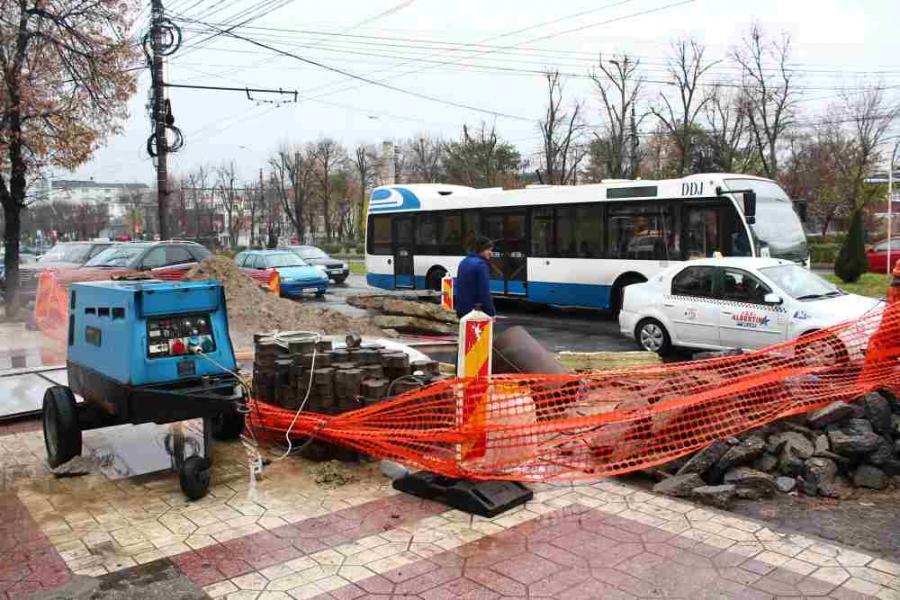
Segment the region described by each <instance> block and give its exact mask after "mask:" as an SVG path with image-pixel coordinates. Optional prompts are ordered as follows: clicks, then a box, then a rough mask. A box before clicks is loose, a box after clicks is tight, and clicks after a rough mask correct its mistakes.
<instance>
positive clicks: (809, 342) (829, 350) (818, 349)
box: [795, 332, 850, 372]
mask: <svg viewBox="0 0 900 600" xmlns="http://www.w3.org/2000/svg"><path fill="white" fill-rule="evenodd" d="M809 338H812V339H809ZM795 352H796V356H797V357H798V358H800V360H801V361H802V362H803V363H804V364H805V365H808V366H823V367H829V368H830V369H831V370H833V371H835V372H839V371H840V370H842V369H844V368H846V367H847V366H848V365H849V363H850V354H849V353H848V352H847V347H846V346H845V345H844V343H843V342H841V340H839V339H838V338H836V337H835V336H833V335H829V336H826V337H821V336H815V332H812V333H808V334H804V335H802V336H800V339H798V340H797V345H796V351H795Z"/></svg>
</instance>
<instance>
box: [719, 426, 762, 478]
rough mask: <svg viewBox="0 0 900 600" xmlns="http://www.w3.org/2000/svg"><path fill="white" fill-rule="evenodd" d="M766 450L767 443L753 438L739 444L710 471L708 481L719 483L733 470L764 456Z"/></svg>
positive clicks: (729, 450)
mask: <svg viewBox="0 0 900 600" xmlns="http://www.w3.org/2000/svg"><path fill="white" fill-rule="evenodd" d="M765 449H766V443H765V442H764V441H763V440H762V439H760V438H758V437H752V438H749V439H747V440H745V441H743V442H740V443H738V444H737V445H736V446H732V447H731V448H729V449H728V452H726V453H725V455H724V456H723V457H722V458H720V459H719V461H718V462H717V463H716V464H715V465H713V466H712V468H710V469H709V472H708V481H712V482H718V481H721V479H722V477H723V476H724V475H725V473H727V472H728V471H730V470H731V469H733V468H734V467H739V466H741V465H745V464H747V463H749V462H752V461H753V460H755V459H757V458H759V457H760V456H762V454H763V452H764V451H765Z"/></svg>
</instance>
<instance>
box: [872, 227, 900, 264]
mask: <svg viewBox="0 0 900 600" xmlns="http://www.w3.org/2000/svg"><path fill="white" fill-rule="evenodd" d="M866 258H867V259H868V260H869V273H889V272H891V271H892V270H893V268H894V265H896V264H897V261H898V260H900V236H898V237H892V238H891V262H892V263H893V264H891V265H888V242H887V240H881V241H880V242H877V243H875V244H872V245H871V246H870V247H869V248H868V249H866Z"/></svg>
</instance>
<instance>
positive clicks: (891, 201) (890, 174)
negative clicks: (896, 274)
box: [887, 140, 900, 273]
mask: <svg viewBox="0 0 900 600" xmlns="http://www.w3.org/2000/svg"><path fill="white" fill-rule="evenodd" d="M898 148H900V140H897V143H896V144H894V151H893V152H891V162H890V164H888V218H887V225H888V226H887V234H888V235H887V272H888V273H890V272H891V271H892V270H893V269H894V267H893V265H891V244H893V243H894V242H893V241H892V240H891V238H892V237H893V234H894V224H893V222H892V221H893V217H894V163H896V162H897V149H898Z"/></svg>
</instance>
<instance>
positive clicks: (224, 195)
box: [215, 161, 244, 247]
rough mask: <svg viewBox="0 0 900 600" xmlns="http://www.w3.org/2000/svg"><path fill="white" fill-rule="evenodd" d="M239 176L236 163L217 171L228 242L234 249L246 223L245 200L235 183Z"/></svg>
mask: <svg viewBox="0 0 900 600" xmlns="http://www.w3.org/2000/svg"><path fill="white" fill-rule="evenodd" d="M236 181H237V174H236V173H235V166H234V161H231V162H229V163H226V164H224V165H222V166H221V167H219V168H218V169H216V187H215V190H216V193H217V194H218V196H219V199H220V200H221V201H222V208H223V209H224V211H225V225H226V227H227V228H228V241H229V243H230V244H231V246H232V247H234V246H237V244H238V237H239V236H240V233H241V229H242V228H243V222H244V206H243V199H242V198H241V194H240V192H239V191H238V189H237V188H235V185H234V184H235V182H236Z"/></svg>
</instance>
